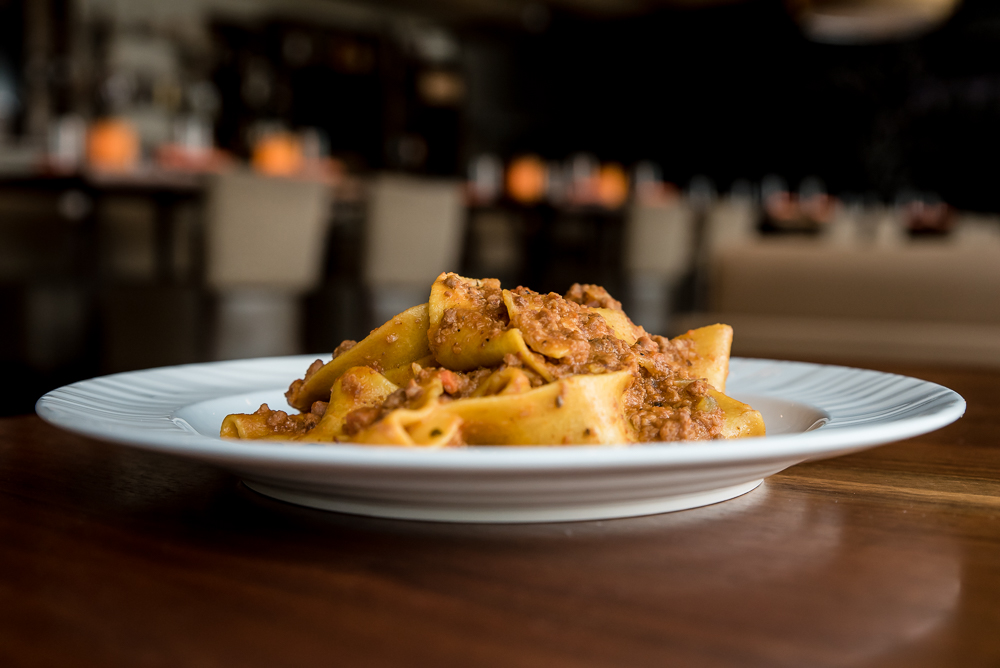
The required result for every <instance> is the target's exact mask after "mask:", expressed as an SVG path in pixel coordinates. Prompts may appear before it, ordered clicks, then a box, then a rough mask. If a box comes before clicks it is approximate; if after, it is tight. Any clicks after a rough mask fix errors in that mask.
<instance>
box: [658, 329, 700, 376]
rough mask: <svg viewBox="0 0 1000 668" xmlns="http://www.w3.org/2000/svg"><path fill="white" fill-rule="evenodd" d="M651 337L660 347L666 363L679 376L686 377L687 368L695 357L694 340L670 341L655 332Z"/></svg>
mask: <svg viewBox="0 0 1000 668" xmlns="http://www.w3.org/2000/svg"><path fill="white" fill-rule="evenodd" d="M651 338H652V340H653V341H654V342H655V343H656V344H657V347H658V348H659V349H660V354H661V355H663V356H664V358H665V359H666V364H667V365H668V366H669V367H670V368H671V369H673V370H674V371H675V372H676V373H677V374H678V375H679V376H680V377H681V378H687V377H688V376H687V369H688V367H690V366H691V361H692V360H693V359H694V358H695V349H694V341H692V340H691V339H677V340H673V341H671V340H670V339H668V338H666V337H665V336H657V335H655V334H654V335H653V336H652V337H651Z"/></svg>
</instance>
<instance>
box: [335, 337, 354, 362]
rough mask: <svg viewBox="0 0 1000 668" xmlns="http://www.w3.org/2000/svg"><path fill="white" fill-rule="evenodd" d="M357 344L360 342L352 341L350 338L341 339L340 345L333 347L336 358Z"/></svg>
mask: <svg viewBox="0 0 1000 668" xmlns="http://www.w3.org/2000/svg"><path fill="white" fill-rule="evenodd" d="M356 345H358V342H357V341H352V340H350V339H345V340H344V341H341V342H340V345H339V346H337V347H336V348H334V349H333V356H334V358H337V357H340V356H341V355H343V354H344V353H346V352H347V351H348V350H350V349H351V348H353V347H354V346H356Z"/></svg>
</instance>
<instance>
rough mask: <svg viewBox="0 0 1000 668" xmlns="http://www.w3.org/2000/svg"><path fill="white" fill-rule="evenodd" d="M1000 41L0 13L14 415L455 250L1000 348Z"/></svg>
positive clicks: (222, 14)
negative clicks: (43, 399) (76, 384)
mask: <svg viewBox="0 0 1000 668" xmlns="http://www.w3.org/2000/svg"><path fill="white" fill-rule="evenodd" d="M883 5H884V6H883ZM998 47H1000V8H998V7H997V6H996V5H995V3H991V2H987V1H985V0H967V1H965V2H955V1H953V0H943V1H941V2H932V1H930V0H927V1H924V2H915V3H892V2H888V3H878V2H874V3H850V2H848V3H843V2H840V3H836V2H821V1H818V0H817V1H814V2H813V1H808V0H789V1H788V2H781V1H779V0H746V1H743V2H738V1H725V0H700V1H695V0H686V1H685V0H560V1H559V2H553V3H550V4H541V3H533V2H515V1H513V0H511V1H510V2H488V1H485V0H482V1H480V0H477V1H475V2H453V1H451V0H435V1H433V2H416V1H410V0H384V1H381V2H374V3H372V2H369V3H361V2H350V1H348V0H343V1H341V0H294V1H278V0H184V1H175V2H171V3H161V2H154V1H152V0H114V1H112V0H37V1H34V0H33V1H31V2H29V1H27V0H0V312H2V313H3V321H4V326H3V328H2V329H0V337H2V339H0V376H2V377H3V378H4V379H5V381H6V382H5V383H3V390H2V392H3V395H2V398H0V410H2V411H3V412H4V413H5V414H20V413H27V412H30V411H31V410H32V406H33V403H34V401H35V399H37V398H38V396H40V395H41V394H42V393H44V392H45V391H48V390H50V389H52V388H54V387H57V386H59V385H62V384H65V383H67V382H71V381H74V380H78V379H82V378H87V377H91V376H95V375H101V374H108V373H115V372H119V371H127V370H132V369H139V368H146V367H157V366H163V365H173V364H183V363H188V362H199V361H211V360H222V359H233V358H246V357H261V356H271V355H287V354H293V353H301V352H310V353H323V352H327V353H328V352H329V351H331V350H332V349H333V348H334V347H336V345H337V344H338V343H339V342H340V341H341V340H344V339H360V338H361V337H363V336H364V335H365V333H367V332H368V331H369V330H370V329H372V328H373V327H375V326H377V325H378V324H381V322H383V321H385V320H386V319H387V318H389V317H391V316H392V315H394V314H395V313H398V312H399V311H401V310H403V309H404V308H407V307H408V306H410V305H412V304H415V303H420V302H421V301H426V293H427V289H428V286H429V285H430V283H431V281H432V280H433V278H434V277H435V276H436V275H437V274H438V273H439V272H441V271H446V270H447V271H457V272H459V273H461V274H463V275H467V276H477V277H496V278H499V279H501V281H502V282H503V284H504V285H505V286H507V287H513V286H516V285H526V286H529V287H531V288H533V289H536V290H540V291H550V290H551V291H557V292H560V293H562V292H564V291H565V290H566V289H567V288H568V287H569V286H570V285H571V284H572V283H574V282H581V283H596V284H600V285H603V286H605V287H606V288H607V289H608V290H609V291H610V292H611V293H612V295H614V296H616V297H617V298H618V299H620V300H621V301H622V302H623V304H624V306H625V310H626V312H627V313H629V314H630V315H631V316H632V318H633V319H634V320H635V321H636V322H637V323H638V324H641V325H643V326H645V327H646V329H647V330H649V331H655V332H662V333H664V334H670V335H674V334H677V333H679V332H683V331H685V330H686V329H688V328H689V327H693V326H698V325H702V324H706V323H711V322H728V323H730V324H732V325H733V326H734V327H735V329H736V331H737V336H736V340H735V342H734V348H733V351H734V354H738V355H746V356H763V357H780V358H796V357H798V358H805V357H810V358H811V357H816V356H817V355H819V356H821V357H823V358H825V359H829V360H831V361H836V360H837V359H840V358H844V357H849V358H852V359H859V358H860V359H864V358H866V356H875V357H878V358H884V359H892V360H899V361H904V362H918V363H926V364H935V363H945V364H958V365H987V366H993V367H996V366H998V365H1000V299H998V298H997V294H998V293H1000V190H998V189H997V188H996V186H995V184H996V183H997V181H998V177H1000V167H998V163H997V161H996V159H995V155H996V153H997V149H998V148H1000V129H998V128H1000V123H998V120H1000V55H998V54H1000V48H998Z"/></svg>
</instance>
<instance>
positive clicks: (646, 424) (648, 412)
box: [626, 378, 725, 442]
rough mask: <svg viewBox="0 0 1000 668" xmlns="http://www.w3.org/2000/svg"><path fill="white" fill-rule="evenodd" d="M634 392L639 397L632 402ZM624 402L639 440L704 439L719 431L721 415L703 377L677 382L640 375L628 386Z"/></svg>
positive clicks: (719, 432)
mask: <svg viewBox="0 0 1000 668" xmlns="http://www.w3.org/2000/svg"><path fill="white" fill-rule="evenodd" d="M638 395H642V398H641V401H639V402H636V399H637V398H638ZM630 401H631V403H629V402H630ZM637 404H638V405H637ZM626 406H627V408H626V415H628V417H629V419H630V420H631V422H632V426H633V427H635V429H636V431H637V432H638V438H639V440H640V441H647V442H648V441H692V440H708V439H714V438H719V437H720V435H721V434H722V427H723V423H724V420H725V415H724V414H723V412H722V409H721V408H719V405H718V404H717V403H716V402H715V401H714V400H713V399H712V398H711V396H710V394H709V386H708V383H706V382H705V381H703V380H695V381H692V382H690V383H685V384H680V383H674V382H669V381H658V380H655V379H651V378H644V379H642V380H640V382H638V383H635V384H633V387H632V388H630V393H629V395H628V396H627V397H626ZM629 409H631V410H629Z"/></svg>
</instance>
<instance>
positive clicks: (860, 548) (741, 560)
mask: <svg viewBox="0 0 1000 668" xmlns="http://www.w3.org/2000/svg"><path fill="white" fill-rule="evenodd" d="M883 370H888V371H894V372H897V373H905V374H907V375H913V376H917V377H921V378H925V379H927V380H931V381H933V382H937V383H941V384H943V385H946V386H948V387H951V388H952V389H954V390H956V391H958V392H959V393H961V394H962V395H963V396H965V398H966V400H967V401H968V404H969V407H968V411H967V413H966V416H965V417H964V418H963V419H961V420H960V421H959V422H957V423H956V424H954V425H951V426H949V427H946V428H945V429H941V430H939V431H937V432H934V433H932V434H928V435H925V436H923V437H920V438H916V439H911V440H909V441H905V442H901V443H896V444H891V445H887V446H883V447H881V448H877V449H874V450H869V451H866V452H862V453H858V454H855V455H851V456H848V457H841V458H838V459H832V460H827V461H820V462H814V463H810V464H805V465H800V466H797V467H794V468H792V469H789V470H787V471H785V472H783V473H781V474H778V475H775V476H773V477H771V478H769V479H768V480H767V481H766V482H765V484H764V485H762V486H761V487H760V488H758V489H757V490H756V491H754V492H752V493H750V494H747V495H745V496H743V497H740V498H737V499H734V500H732V501H728V502H726V503H722V504H717V505H714V506H709V507H705V508H698V509H694V510H688V511H683V512H678V513H671V514H666V515H657V516H651V517H644V518H635V519H628V520H614V521H603V522H579V523H570V524H547V525H519V526H489V525H486V526H476V525H445V524H432V523H419V522H398V521H390V520H376V519H366V518H360V517H351V516H347V515H338V514H334V513H323V512H320V511H314V510H308V509H303V508H298V507H294V506H290V505H285V504H281V503H279V502H276V501H272V500H270V499H267V498H264V497H261V496H259V495H257V494H255V493H253V492H251V491H249V490H248V489H246V488H245V487H243V486H242V485H241V484H240V482H239V481H238V480H237V479H235V478H233V477H232V476H230V475H228V474H226V473H223V472H220V471H217V470H215V469H212V468H209V467H205V466H202V465H198V464H194V463H191V462H187V461H183V460H179V459H173V458H170V457H167V456H163V455H156V454H152V453H144V452H139V451H134V450H131V449H128V448H123V447H118V446H114V445H109V444H104V443H99V442H96V441H91V440H88V439H85V438H80V437H76V436H73V435H70V434H67V433H64V432H61V431H59V430H56V429H54V428H52V427H49V426H48V425H46V424H44V423H43V422H42V421H41V420H39V419H38V418H36V417H34V416H25V417H17V418H8V419H4V420H0V665H3V666H36V665H37V666H42V665H52V666H65V665H101V666H104V665H112V666H115V665H121V666H168V665H170V666H176V665H182V666H232V665H244V666H312V665H338V666H341V665H343V666H350V665H363V666H400V665H407V666H410V665H414V666H424V665H427V666H451V665H455V666H471V665H477V666H479V665H481V666H512V665H517V666H663V665H678V666H996V665H1000V640H998V639H997V634H996V632H995V630H996V629H998V628H1000V444H998V436H1000V408H998V406H1000V373H997V372H992V371H984V370H976V369H965V370H962V369H959V370H935V369H926V368H906V367H898V366H894V367H885V368H884V369H883Z"/></svg>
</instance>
